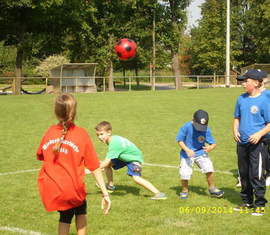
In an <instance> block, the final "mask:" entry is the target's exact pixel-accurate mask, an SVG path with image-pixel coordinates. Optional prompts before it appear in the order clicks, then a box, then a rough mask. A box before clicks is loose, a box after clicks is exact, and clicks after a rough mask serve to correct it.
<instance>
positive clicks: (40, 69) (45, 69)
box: [35, 55, 70, 78]
mask: <svg viewBox="0 0 270 235" xmlns="http://www.w3.org/2000/svg"><path fill="white" fill-rule="evenodd" d="M69 62H70V61H69V59H67V58H66V57H65V56H62V55H54V56H49V57H47V58H46V59H45V60H43V61H41V62H40V64H39V65H38V66H37V67H36V68H35V72H36V73H37V74H39V75H41V76H42V77H45V78H48V77H49V76H50V71H51V69H53V68H54V67H56V66H59V65H62V64H66V63H69Z"/></svg>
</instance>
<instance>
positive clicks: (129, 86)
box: [128, 76, 131, 91]
mask: <svg viewBox="0 0 270 235" xmlns="http://www.w3.org/2000/svg"><path fill="white" fill-rule="evenodd" d="M128 90H129V91H131V77H130V76H128Z"/></svg>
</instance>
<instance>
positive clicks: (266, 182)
mask: <svg viewBox="0 0 270 235" xmlns="http://www.w3.org/2000/svg"><path fill="white" fill-rule="evenodd" d="M265 185H266V186H270V176H268V177H266V180H265Z"/></svg>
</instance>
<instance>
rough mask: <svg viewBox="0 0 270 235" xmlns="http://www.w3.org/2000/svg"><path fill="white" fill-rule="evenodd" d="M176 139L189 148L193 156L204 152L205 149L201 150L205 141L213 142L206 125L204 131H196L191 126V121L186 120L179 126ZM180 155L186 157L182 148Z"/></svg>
mask: <svg viewBox="0 0 270 235" xmlns="http://www.w3.org/2000/svg"><path fill="white" fill-rule="evenodd" d="M176 141H177V142H180V141H183V142H184V143H185V145H186V146H187V147H188V148H189V149H191V150H193V152H194V153H195V157H198V156H201V155H203V154H205V151H204V150H203V147H204V145H205V143H207V144H214V143H215V140H214V138H213V136H212V134H211V131H210V128H209V127H207V130H206V131H197V130H196V129H195V128H194V127H193V125H192V121H190V122H186V123H185V124H184V125H183V126H182V127H180V128H179V131H178V134H177V136H176ZM180 157H182V158H188V155H187V153H186V152H185V151H184V150H183V149H182V150H181V151H180Z"/></svg>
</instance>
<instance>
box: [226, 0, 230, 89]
mask: <svg viewBox="0 0 270 235" xmlns="http://www.w3.org/2000/svg"><path fill="white" fill-rule="evenodd" d="M226 22H227V27H226V28H227V29H226V82H225V85H226V87H230V0H227V21H226Z"/></svg>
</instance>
